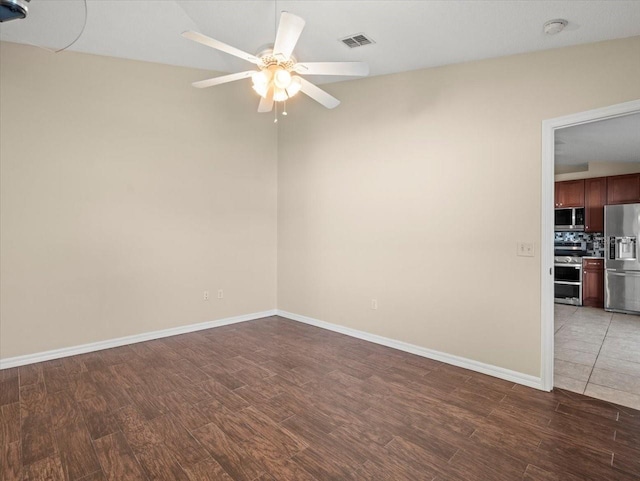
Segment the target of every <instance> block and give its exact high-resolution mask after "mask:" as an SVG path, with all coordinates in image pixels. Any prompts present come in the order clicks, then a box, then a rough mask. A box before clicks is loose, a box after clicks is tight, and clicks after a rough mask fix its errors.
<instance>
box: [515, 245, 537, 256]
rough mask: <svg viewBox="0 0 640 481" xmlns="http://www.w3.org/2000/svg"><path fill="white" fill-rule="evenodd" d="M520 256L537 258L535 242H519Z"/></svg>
mask: <svg viewBox="0 0 640 481" xmlns="http://www.w3.org/2000/svg"><path fill="white" fill-rule="evenodd" d="M517 249H518V255H519V256H522V257H533V256H535V249H534V244H533V242H518V244H517Z"/></svg>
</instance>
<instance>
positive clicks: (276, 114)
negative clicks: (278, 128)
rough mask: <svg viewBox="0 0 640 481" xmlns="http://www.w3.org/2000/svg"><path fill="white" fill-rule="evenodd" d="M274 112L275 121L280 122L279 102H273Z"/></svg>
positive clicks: (275, 122)
mask: <svg viewBox="0 0 640 481" xmlns="http://www.w3.org/2000/svg"><path fill="white" fill-rule="evenodd" d="M273 112H274V114H275V115H274V116H273V123H274V124H277V123H278V102H274V103H273Z"/></svg>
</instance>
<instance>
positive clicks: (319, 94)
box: [300, 77, 340, 109]
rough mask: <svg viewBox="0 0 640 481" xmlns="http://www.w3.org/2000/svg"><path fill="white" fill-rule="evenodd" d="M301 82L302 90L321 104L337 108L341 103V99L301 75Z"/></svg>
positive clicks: (329, 107)
mask: <svg viewBox="0 0 640 481" xmlns="http://www.w3.org/2000/svg"><path fill="white" fill-rule="evenodd" d="M300 82H301V83H302V88H301V89H300V90H302V91H303V92H304V93H305V94H307V95H308V96H309V97H311V98H312V99H313V100H315V101H316V102H318V103H319V104H322V105H324V106H325V107H326V108H328V109H335V108H336V107H337V106H338V105H340V101H339V100H338V99H337V98H335V97H333V96H331V95H329V94H328V93H327V92H325V91H324V90H322V89H321V88H319V87H316V86H315V85H313V84H312V83H311V82H309V81H308V80H305V79H303V78H302V77H300Z"/></svg>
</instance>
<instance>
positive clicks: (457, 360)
mask: <svg viewBox="0 0 640 481" xmlns="http://www.w3.org/2000/svg"><path fill="white" fill-rule="evenodd" d="M277 315H278V316H281V317H286V318H287V319H291V320H293V321H298V322H302V323H304V324H310V325H312V326H316V327H320V328H322V329H327V330H329V331H334V332H339V333H340V334H345V335H347V336H351V337H355V338H358V339H362V340H364V341H369V342H373V343H376V344H381V345H383V346H387V347H392V348H394V349H398V350H400V351H405V352H410V353H411V354H416V355H418V356H422V357H426V358H429V359H434V360H436V361H441V362H444V363H447V364H452V365H454V366H458V367H462V368H464V369H469V370H471V371H476V372H481V373H482V374H487V375H489V376H493V377H497V378H500V379H505V380H507V381H511V382H515V383H517V384H522V385H524V386H528V387H532V388H535V389H540V390H543V386H542V380H541V379H540V378H539V377H535V376H531V375H530V374H524V373H521V372H517V371H512V370H510V369H505V368H503V367H498V366H493V365H491V364H486V363H483V362H479V361H474V360H473V359H467V358H464V357H460V356H454V355H453V354H447V353H444V352H440V351H434V350H433V349H427V348H426V347H420V346H416V345H414V344H409V343H407V342H402V341H397V340H395V339H389V338H388V337H382V336H378V335H376V334H369V333H368V332H364V331H358V330H357V329H351V328H350V327H344V326H339V325H338V324H331V323H330V322H325V321H320V320H318V319H313V318H311V317H307V316H302V315H300V314H293V313H291V312H286V311H282V310H280V309H278V310H277Z"/></svg>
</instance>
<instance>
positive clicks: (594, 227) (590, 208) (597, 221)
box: [584, 177, 607, 232]
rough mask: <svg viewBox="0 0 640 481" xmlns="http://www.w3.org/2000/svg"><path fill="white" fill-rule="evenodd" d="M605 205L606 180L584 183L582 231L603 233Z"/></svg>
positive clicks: (586, 181)
mask: <svg viewBox="0 0 640 481" xmlns="http://www.w3.org/2000/svg"><path fill="white" fill-rule="evenodd" d="M606 203H607V178H606V177H596V178H595V179H585V181H584V217H585V219H584V230H585V232H604V206H605V204H606Z"/></svg>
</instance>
